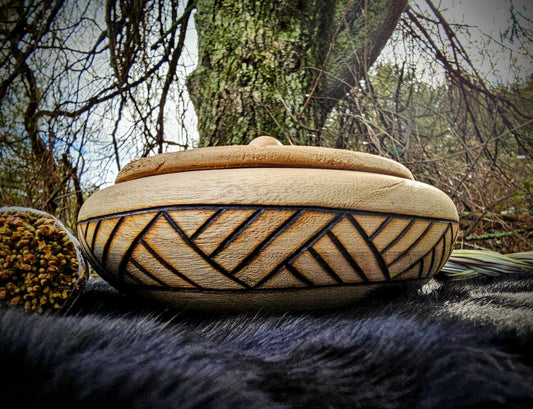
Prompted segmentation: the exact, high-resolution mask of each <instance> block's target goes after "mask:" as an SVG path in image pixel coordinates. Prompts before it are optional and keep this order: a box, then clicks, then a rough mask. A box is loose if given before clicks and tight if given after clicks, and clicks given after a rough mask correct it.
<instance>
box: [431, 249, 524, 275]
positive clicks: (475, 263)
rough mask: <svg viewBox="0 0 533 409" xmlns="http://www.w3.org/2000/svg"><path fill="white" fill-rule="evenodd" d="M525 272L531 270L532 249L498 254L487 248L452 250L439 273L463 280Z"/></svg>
mask: <svg viewBox="0 0 533 409" xmlns="http://www.w3.org/2000/svg"><path fill="white" fill-rule="evenodd" d="M526 272H533V251H526V252H522V253H513V254H500V253H496V252H494V251H488V250H454V251H453V252H452V254H451V256H450V258H449V259H448V262H447V263H446V264H445V265H444V267H443V268H442V270H441V271H440V273H439V274H440V275H441V276H445V277H447V278H449V279H451V280H464V279H468V278H473V277H479V276H491V277H498V276H504V275H506V274H520V273H526Z"/></svg>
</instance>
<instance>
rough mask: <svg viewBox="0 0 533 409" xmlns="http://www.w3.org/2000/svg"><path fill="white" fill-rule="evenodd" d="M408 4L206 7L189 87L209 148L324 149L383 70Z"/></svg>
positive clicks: (255, 1)
mask: <svg viewBox="0 0 533 409" xmlns="http://www.w3.org/2000/svg"><path fill="white" fill-rule="evenodd" d="M406 4H407V0H372V1H370V0H308V1H304V0H269V1H263V0H240V1H237V2H236V1H233V0H217V1H212V0H197V10H196V16H195V23H196V29H197V33H198V51H199V63H198V67H197V69H196V70H195V71H194V72H193V73H192V74H191V76H190V77H189V78H188V81H187V86H188V90H189V94H190V95H191V99H192V102H193V104H194V107H195V110H196V113H197V115H198V129H199V134H200V145H202V146H205V145H228V144H242V143H247V142H248V141H249V140H250V139H252V138H254V137H256V136H259V135H271V136H275V137H277V138H279V139H282V140H283V141H285V142H288V143H294V144H308V145H319V144H320V134H321V132H323V130H324V127H325V124H326V121H327V118H328V115H329V114H330V113H331V111H332V109H333V108H334V107H335V105H336V104H337V103H338V101H339V100H340V99H342V98H343V97H344V96H345V95H346V93H347V92H348V91H349V90H350V88H351V87H353V86H354V85H355V84H356V82H357V81H359V80H360V79H361V77H362V75H363V74H364V72H365V70H366V69H367V68H368V67H369V66H370V65H371V64H372V63H373V62H374V60H375V59H376V57H377V56H378V55H379V52H380V51H381V49H382V48H383V46H384V45H385V43H386V41H387V39H388V38H389V37H390V35H391V34H392V31H393V30H394V28H395V26H396V23H397V21H398V19H399V16H400V14H401V12H402V11H403V10H404V9H405V7H406Z"/></svg>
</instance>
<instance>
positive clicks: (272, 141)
mask: <svg viewBox="0 0 533 409" xmlns="http://www.w3.org/2000/svg"><path fill="white" fill-rule="evenodd" d="M248 145H250V146H282V144H281V142H280V141H278V140H277V139H276V138H273V137H272V136H258V137H257V138H254V139H253V140H252V141H251V142H250V143H249V144H248Z"/></svg>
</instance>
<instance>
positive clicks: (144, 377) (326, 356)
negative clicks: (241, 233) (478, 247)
mask: <svg viewBox="0 0 533 409" xmlns="http://www.w3.org/2000/svg"><path fill="white" fill-rule="evenodd" d="M0 407H3V408H48V407H53V408H62V407H69V408H158V409H162V408H180V409H181V408H202V409H204V408H206V409H207V408H230V409H239V408H324V409H326V408H492V407H501V408H533V279H532V278H527V277H526V278H513V279H510V278H509V279H491V280H481V281H471V282H460V283H451V282H446V283H440V282H437V281H432V282H430V283H428V284H426V285H425V286H424V287H422V288H421V289H420V288H419V287H418V286H414V285H403V286H399V287H392V288H385V289H382V290H379V291H378V292H375V293H373V294H371V295H370V296H369V297H367V298H366V299H364V300H362V301H360V302H358V303H357V304H354V305H353V306H351V307H349V308H343V309H339V310H332V311H324V312H314V313H306V314H266V313H246V314H244V313H243V314H233V315H218V316H217V315H212V314H211V315H207V314H200V313H192V312H184V311H177V310H171V309H168V308H167V309H165V308H163V307H158V306H154V305H143V304H141V303H140V302H139V301H138V300H133V299H131V298H128V297H125V296H122V295H120V294H119V293H117V292H115V291H114V290H112V289H111V288H110V287H109V286H108V285H107V284H106V283H105V282H103V281H101V280H99V279H91V280H90V282H89V285H88V288H87V289H86V291H85V293H84V294H83V296H82V298H81V299H80V301H79V303H78V304H77V305H76V306H75V308H74V309H73V310H71V312H70V313H69V314H67V315H65V316H52V315H45V316H39V315H36V314H26V313H23V312H19V311H14V310H2V311H0Z"/></svg>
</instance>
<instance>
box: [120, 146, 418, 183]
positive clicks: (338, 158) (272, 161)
mask: <svg viewBox="0 0 533 409" xmlns="http://www.w3.org/2000/svg"><path fill="white" fill-rule="evenodd" d="M272 167H276V168H314V169H339V170H351V171H359V172H369V173H379V174H383V175H390V176H396V177H400V178H404V179H414V178H413V175H412V174H411V172H410V171H409V169H407V168H406V167H405V166H403V165H401V164H400V163H398V162H395V161H393V160H391V159H387V158H383V157H380V156H376V155H372V154H369V153H363V152H354V151H348V150H343V149H332V148H322V147H315V146H287V145H282V144H281V143H280V142H279V141H278V140H277V139H275V138H272V137H270V136H260V137H258V138H255V139H254V140H253V141H251V142H250V144H248V145H235V146H213V147H207V148H198V149H192V150H188V151H179V152H171V153H162V154H159V155H155V156H152V157H149V158H143V159H139V160H136V161H133V162H131V163H129V164H128V165H126V166H125V167H124V168H122V170H121V171H120V172H119V174H118V176H117V178H116V181H115V182H116V183H120V182H126V181H128V180H133V179H139V178H142V177H146V176H154V175H160V174H164V173H175V172H187V171H195V170H207V169H234V168H272Z"/></svg>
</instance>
